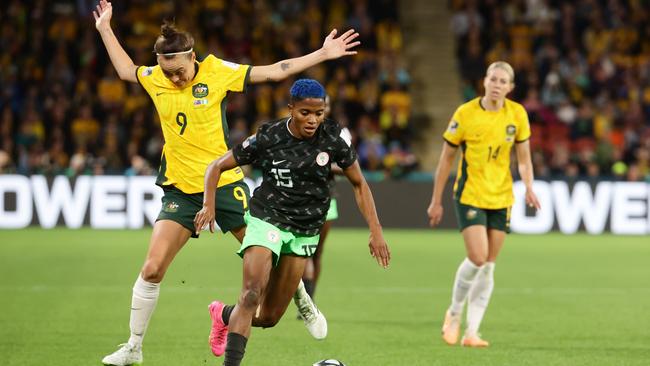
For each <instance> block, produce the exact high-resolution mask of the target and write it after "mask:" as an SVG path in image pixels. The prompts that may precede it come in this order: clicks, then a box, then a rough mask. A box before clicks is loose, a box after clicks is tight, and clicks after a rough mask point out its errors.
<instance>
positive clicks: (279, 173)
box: [271, 168, 293, 188]
mask: <svg viewBox="0 0 650 366" xmlns="http://www.w3.org/2000/svg"><path fill="white" fill-rule="evenodd" d="M271 174H273V176H274V177H275V181H276V186H278V187H287V188H293V181H292V180H291V169H278V168H273V169H271Z"/></svg>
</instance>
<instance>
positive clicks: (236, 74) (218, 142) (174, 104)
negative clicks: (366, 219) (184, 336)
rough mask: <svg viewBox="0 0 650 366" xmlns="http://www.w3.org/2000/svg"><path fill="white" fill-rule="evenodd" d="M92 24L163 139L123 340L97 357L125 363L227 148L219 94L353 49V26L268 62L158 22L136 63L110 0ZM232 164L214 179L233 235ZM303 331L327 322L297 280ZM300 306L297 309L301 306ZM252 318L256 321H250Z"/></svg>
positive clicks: (133, 358) (133, 360)
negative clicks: (240, 56)
mask: <svg viewBox="0 0 650 366" xmlns="http://www.w3.org/2000/svg"><path fill="white" fill-rule="evenodd" d="M93 15H94V18H95V27H96V28H97V31H98V32H99V34H100V36H101V38H102V41H103V42H104V46H105V47H106V50H107V51H108V55H109V57H110V59H111V62H112V63H113V66H114V67H115V69H116V70H117V73H118V75H119V77H120V78H121V79H122V80H126V81H130V82H133V83H136V82H137V83H140V84H141V85H142V87H143V88H144V89H145V90H146V91H147V93H148V94H149V96H150V97H151V99H152V100H153V102H154V105H155V106H156V109H157V110H158V114H159V116H160V121H161V126H162V130H163V135H164V139H165V146H164V148H163V154H162V158H161V164H160V173H159V175H158V179H157V184H158V185H160V186H161V187H162V189H163V190H164V196H163V199H162V209H161V211H160V214H159V216H158V219H157V220H156V223H155V225H154V228H153V233H152V235H151V240H150V243H149V251H148V253H147V257H146V260H145V262H144V265H143V267H142V270H141V272H140V275H139V276H138V278H137V280H136V282H135V285H134V287H133V297H132V304H131V317H130V330H131V336H130V338H129V341H128V343H126V344H125V345H124V346H122V347H121V348H120V349H118V350H117V351H116V352H115V353H113V354H111V355H108V356H106V357H105V358H104V359H103V360H102V362H103V363H104V364H107V365H118V366H123V365H132V364H138V363H141V362H142V350H141V348H142V340H143V337H144V334H145V331H146V329H147V325H148V322H149V318H150V317H151V314H152V313H153V311H154V308H155V305H156V302H157V300H158V294H159V290H160V289H159V287H160V282H161V281H162V279H163V276H164V275H165V272H166V270H167V268H168V267H169V265H170V263H171V262H172V260H173V259H174V257H175V256H176V254H177V253H178V251H179V250H180V249H181V248H182V247H183V245H185V243H186V242H187V241H188V240H189V238H190V237H196V235H195V234H194V233H195V230H194V223H193V220H194V216H195V214H196V212H198V211H199V210H200V209H201V208H202V207H203V176H204V173H205V170H206V167H207V166H208V164H210V162H211V161H213V160H214V159H216V158H219V157H220V156H221V155H223V154H224V153H226V151H228V150H229V146H227V142H226V141H227V136H228V127H227V124H226V118H225V101H226V96H227V93H228V92H243V91H244V89H245V87H246V85H247V84H248V83H259V82H266V81H278V80H283V79H285V78H287V77H288V76H290V75H292V74H296V73H299V72H301V71H303V70H305V69H306V68H308V67H311V66H313V65H316V64H318V63H320V62H323V61H326V60H330V59H336V58H339V57H342V56H346V55H353V54H356V51H353V50H352V48H354V47H355V46H357V45H358V44H359V42H358V41H355V39H356V38H357V37H358V35H359V34H358V33H356V32H355V31H354V30H349V31H347V32H345V33H343V34H342V35H341V36H340V37H338V38H335V37H336V34H337V32H336V30H333V31H332V32H331V33H330V34H329V35H328V36H327V37H326V38H325V41H324V43H323V46H322V47H321V48H320V49H319V50H317V51H314V52H312V53H310V54H308V55H305V56H302V57H297V58H292V59H288V60H283V61H280V62H277V63H275V64H272V65H266V66H249V65H239V64H235V63H232V62H228V61H224V60H221V59H218V58H217V57H215V56H213V55H209V56H207V57H206V58H205V59H204V60H203V61H202V62H199V61H198V60H196V54H195V52H194V49H193V46H194V40H193V38H192V36H191V35H189V34H188V33H185V32H180V31H177V30H176V29H175V28H174V27H173V26H172V25H170V24H164V25H163V26H162V34H161V35H160V36H159V37H158V39H157V40H156V42H155V45H154V52H155V53H156V56H157V57H156V59H157V62H158V64H157V65H156V66H136V65H135V64H134V63H133V61H132V60H131V58H130V57H129V55H128V54H127V53H126V52H125V51H124V49H123V48H122V46H121V45H120V43H119V42H118V40H117V38H116V37H115V35H114V34H113V30H112V29H111V26H110V19H111V16H112V6H111V3H110V2H108V1H106V0H101V1H100V2H99V5H97V10H96V11H94V12H93ZM242 179H243V174H242V172H241V170H240V169H239V168H234V169H231V170H229V171H227V172H224V173H223V174H222V175H221V179H220V180H219V181H218V183H217V191H216V195H215V200H216V207H217V212H216V220H217V223H218V224H219V226H220V228H221V229H222V230H223V231H224V232H226V231H230V232H231V233H232V234H233V235H234V236H235V237H236V238H237V240H239V241H240V242H241V241H242V240H243V237H244V233H245V229H246V226H245V225H246V224H245V221H244V217H243V216H244V212H245V211H246V210H247V208H248V207H247V205H248V197H249V192H248V188H247V187H246V185H245V184H244V183H243V181H242ZM295 300H296V303H297V305H298V307H299V309H300V311H301V313H302V315H303V318H304V319H305V324H306V325H307V327H308V329H309V331H310V333H311V334H312V335H313V336H314V337H316V338H323V337H325V335H326V329H327V323H326V321H325V318H324V317H323V316H322V314H320V312H318V311H317V309H315V306H314V305H313V302H312V301H311V299H310V298H309V296H308V295H307V293H306V291H305V290H304V286H300V287H299V289H298V291H297V293H296V297H295ZM303 309H304V311H305V312H304V313H303ZM253 325H256V324H253Z"/></svg>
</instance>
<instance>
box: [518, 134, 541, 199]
mask: <svg viewBox="0 0 650 366" xmlns="http://www.w3.org/2000/svg"><path fill="white" fill-rule="evenodd" d="M515 151H516V153H517V167H518V169H519V176H521V180H522V181H523V182H524V185H525V186H526V204H527V205H528V206H530V207H535V209H536V210H539V209H540V208H541V205H540V204H539V200H538V199H537V196H536V195H535V192H533V180H534V179H535V178H534V174H533V161H532V159H531V157H530V141H528V140H526V141H524V142H518V143H516V144H515Z"/></svg>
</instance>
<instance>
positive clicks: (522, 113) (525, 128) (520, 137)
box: [515, 106, 530, 143]
mask: <svg viewBox="0 0 650 366" xmlns="http://www.w3.org/2000/svg"><path fill="white" fill-rule="evenodd" d="M517 121H518V122H519V126H518V128H517V135H516V136H515V142H516V143H521V142H524V141H527V140H528V139H529V138H530V123H529V122H528V113H527V112H526V109H525V108H524V107H523V106H520V109H519V116H518V117H517Z"/></svg>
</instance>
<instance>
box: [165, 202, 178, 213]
mask: <svg viewBox="0 0 650 366" xmlns="http://www.w3.org/2000/svg"><path fill="white" fill-rule="evenodd" d="M163 211H165V212H176V211H178V203H176V202H169V203H168V204H166V205H165V207H164V208H163Z"/></svg>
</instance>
